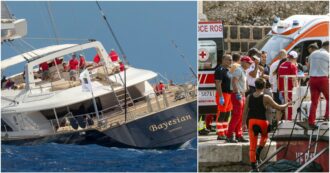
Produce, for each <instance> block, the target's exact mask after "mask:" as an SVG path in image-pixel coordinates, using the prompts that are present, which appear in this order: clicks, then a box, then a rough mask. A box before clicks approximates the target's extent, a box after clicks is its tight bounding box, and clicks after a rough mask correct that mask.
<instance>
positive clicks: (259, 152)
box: [256, 147, 264, 163]
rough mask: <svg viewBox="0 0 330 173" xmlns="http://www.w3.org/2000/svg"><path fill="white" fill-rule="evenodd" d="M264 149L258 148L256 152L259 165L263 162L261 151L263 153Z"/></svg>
mask: <svg viewBox="0 0 330 173" xmlns="http://www.w3.org/2000/svg"><path fill="white" fill-rule="evenodd" d="M263 148H264V147H258V148H257V151H256V160H257V162H258V163H260V162H261V159H260V154H261V151H262V149H263Z"/></svg>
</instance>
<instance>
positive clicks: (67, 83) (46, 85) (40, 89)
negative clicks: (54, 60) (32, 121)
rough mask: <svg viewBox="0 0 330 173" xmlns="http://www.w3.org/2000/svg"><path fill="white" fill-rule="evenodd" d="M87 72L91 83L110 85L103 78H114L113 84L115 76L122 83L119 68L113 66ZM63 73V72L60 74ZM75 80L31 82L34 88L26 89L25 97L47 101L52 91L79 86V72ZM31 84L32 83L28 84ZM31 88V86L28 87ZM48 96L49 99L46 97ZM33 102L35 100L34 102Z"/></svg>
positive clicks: (96, 67)
mask: <svg viewBox="0 0 330 173" xmlns="http://www.w3.org/2000/svg"><path fill="white" fill-rule="evenodd" d="M88 71H89V72H90V73H91V75H90V77H91V80H92V81H100V82H101V83H103V84H106V85H110V84H109V83H108V82H107V79H105V77H109V76H111V75H114V76H115V80H116V81H114V82H116V83H118V82H119V81H118V80H117V77H116V74H118V75H119V78H120V82H121V83H123V79H122V76H121V75H120V70H119V67H117V66H114V67H113V68H110V67H106V66H105V65H99V66H95V67H93V68H89V69H88ZM62 73H63V72H62ZM76 78H77V79H76V80H75V81H72V80H68V79H64V78H58V79H56V80H46V81H39V82H33V84H36V85H35V86H34V87H30V88H28V91H27V95H26V97H31V96H35V97H38V96H40V97H39V99H40V100H43V99H47V98H49V97H51V96H53V95H54V91H59V90H64V89H68V88H72V87H76V86H80V85H81V81H80V80H79V72H78V75H77V77H76ZM29 84H32V83H29ZM29 86H31V85H29ZM46 96H49V97H46ZM34 101H35V100H34Z"/></svg>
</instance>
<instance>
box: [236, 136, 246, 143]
mask: <svg viewBox="0 0 330 173" xmlns="http://www.w3.org/2000/svg"><path fill="white" fill-rule="evenodd" d="M236 140H237V141H238V142H249V140H247V139H244V138H243V136H242V137H239V138H237V139H236Z"/></svg>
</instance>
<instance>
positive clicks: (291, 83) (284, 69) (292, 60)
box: [277, 51, 298, 120]
mask: <svg viewBox="0 0 330 173" xmlns="http://www.w3.org/2000/svg"><path fill="white" fill-rule="evenodd" d="M297 58H298V53H297V52H296V51H291V52H289V54H288V60H287V61H286V62H284V63H282V64H281V65H280V66H279V68H278V70H277V77H278V90H279V91H280V94H281V96H282V98H284V77H283V75H298V68H297ZM296 86H298V80H297V79H296V78H292V77H289V78H288V100H290V101H291V99H292V89H293V87H296ZM282 103H284V101H282ZM287 120H292V107H291V106H290V107H289V108H288V118H287Z"/></svg>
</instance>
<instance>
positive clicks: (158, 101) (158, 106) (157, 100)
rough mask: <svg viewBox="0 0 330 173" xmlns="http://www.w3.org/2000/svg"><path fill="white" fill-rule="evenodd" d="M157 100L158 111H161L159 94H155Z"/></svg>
mask: <svg viewBox="0 0 330 173" xmlns="http://www.w3.org/2000/svg"><path fill="white" fill-rule="evenodd" d="M155 98H156V103H157V107H158V110H159V111H160V109H161V108H160V104H159V100H158V96H157V94H155Z"/></svg>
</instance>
